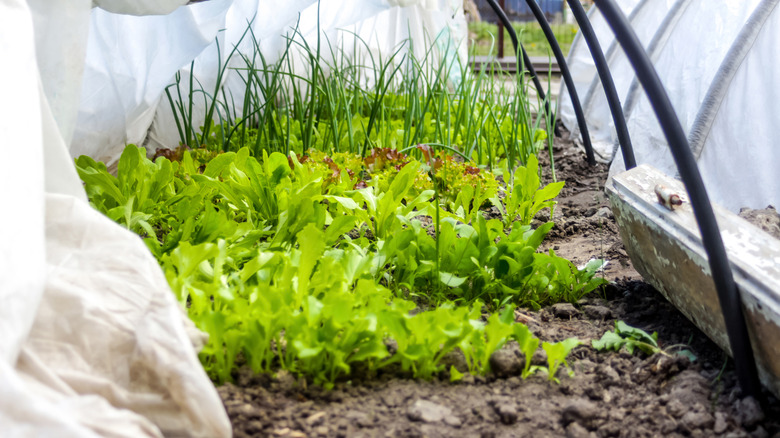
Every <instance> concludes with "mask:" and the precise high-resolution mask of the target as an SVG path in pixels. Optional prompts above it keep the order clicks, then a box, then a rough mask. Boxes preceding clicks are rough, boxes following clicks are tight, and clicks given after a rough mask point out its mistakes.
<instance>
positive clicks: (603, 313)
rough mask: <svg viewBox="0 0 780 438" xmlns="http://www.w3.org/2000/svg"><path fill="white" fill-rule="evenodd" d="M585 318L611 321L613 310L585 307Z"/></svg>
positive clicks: (601, 307) (602, 307) (600, 307)
mask: <svg viewBox="0 0 780 438" xmlns="http://www.w3.org/2000/svg"><path fill="white" fill-rule="evenodd" d="M583 310H584V311H585V316H587V317H588V318H590V319H600V320H604V319H609V318H612V310H610V309H609V307H604V306H585V307H583Z"/></svg>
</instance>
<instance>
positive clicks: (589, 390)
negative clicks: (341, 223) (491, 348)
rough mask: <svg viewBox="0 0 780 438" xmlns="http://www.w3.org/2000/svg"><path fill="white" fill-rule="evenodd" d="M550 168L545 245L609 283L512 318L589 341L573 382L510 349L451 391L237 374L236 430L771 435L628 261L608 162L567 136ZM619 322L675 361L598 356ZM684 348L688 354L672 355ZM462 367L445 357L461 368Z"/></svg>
mask: <svg viewBox="0 0 780 438" xmlns="http://www.w3.org/2000/svg"><path fill="white" fill-rule="evenodd" d="M555 164H556V170H557V175H558V179H559V180H565V181H566V187H565V188H564V190H563V192H562V195H561V197H560V202H559V206H558V207H557V208H556V211H555V213H554V220H555V221H556V226H555V228H553V230H552V231H551V233H550V238H549V242H548V243H547V245H548V248H553V249H554V250H555V251H556V253H557V254H559V255H562V256H564V257H567V258H569V259H570V260H572V261H574V262H575V263H577V264H581V263H585V262H587V261H588V260H589V259H591V258H605V259H607V260H608V261H609V264H608V265H607V267H606V269H605V270H604V276H605V278H607V279H608V280H610V281H611V283H610V285H609V286H608V287H607V288H606V289H605V290H604V291H600V292H599V293H594V294H593V295H591V296H589V297H587V298H586V299H583V300H581V301H580V302H579V303H578V304H577V305H576V306H572V305H570V304H559V305H555V306H552V307H549V308H545V309H542V310H541V311H538V312H531V311H526V310H518V311H517V312H516V316H517V320H518V321H521V322H523V323H525V324H527V325H528V326H529V328H530V329H531V330H532V331H533V332H534V334H535V335H536V336H538V337H539V338H540V339H541V340H543V341H560V340H562V339H564V338H569V337H577V338H578V339H580V340H582V341H584V343H585V345H584V346H580V347H577V348H576V349H575V350H574V351H573V353H572V355H571V356H570V360H569V364H570V365H571V369H572V370H573V371H574V375H573V376H572V377H569V376H567V375H566V373H559V377H560V380H561V383H560V384H556V383H551V382H549V381H547V379H546V377H545V376H544V375H542V374H538V375H535V376H532V377H530V378H528V379H526V380H522V379H521V378H520V377H519V373H520V370H521V368H522V359H520V358H519V351H518V348H517V346H516V344H515V345H512V344H510V345H508V346H507V347H505V348H504V349H503V350H501V351H499V352H498V353H496V354H495V355H494V357H493V360H492V362H491V363H492V368H493V370H494V372H493V374H492V375H489V376H488V377H487V378H481V377H471V376H468V375H467V376H466V378H465V379H464V381H462V382H460V383H454V384H453V383H449V382H448V379H446V376H441V379H440V380H434V381H431V382H425V381H414V380H409V379H405V378H400V377H398V376H395V375H393V374H392V373H385V374H381V375H379V376H376V377H373V378H371V379H361V378H359V377H354V378H353V380H352V381H350V382H343V383H340V384H338V385H337V386H336V388H335V389H334V390H333V391H329V392H328V391H323V390H322V389H320V388H318V387H313V386H307V385H306V382H304V381H299V380H296V379H295V378H294V377H293V376H290V375H289V374H286V373H279V374H278V375H276V376H275V377H269V376H252V375H251V374H250V373H245V372H241V373H239V375H238V376H237V379H236V384H227V385H224V386H222V387H220V388H219V392H220V394H221V395H222V398H223V400H224V402H225V406H226V408H227V411H228V414H229V415H230V418H231V420H232V422H233V429H234V433H235V436H237V437H244V436H273V437H318V436H319V437H373V436H381V437H402V436H403V437H407V436H408V437H451V436H454V437H461V436H462V437H474V436H476V437H560V436H567V437H655V436H672V437H676V436H692V437H713V436H723V437H748V436H749V437H769V436H780V421H778V419H780V416H778V414H779V413H780V403H778V401H777V400H776V399H775V398H773V397H771V396H769V395H768V394H767V397H768V399H769V401H768V402H767V404H766V405H765V406H764V408H763V409H762V408H761V407H760V406H759V405H758V404H757V403H756V402H755V401H754V400H752V399H741V398H740V393H739V389H738V387H737V385H736V378H735V376H734V371H733V366H732V364H731V361H730V360H727V358H726V356H725V354H724V353H723V352H722V351H721V350H720V349H718V347H717V346H715V344H713V343H712V342H711V341H710V340H709V339H708V338H707V337H706V336H705V335H703V334H702V333H701V332H700V331H699V330H698V329H696V328H695V327H694V326H693V325H692V324H691V323H690V322H688V320H687V319H685V317H684V316H682V315H681V314H680V313H679V312H678V311H677V310H676V309H675V308H674V307H673V306H672V305H670V304H669V303H668V302H667V301H666V300H665V299H664V298H663V297H662V296H661V295H660V294H658V293H657V292H656V291H655V290H654V289H653V288H652V287H651V286H649V285H647V284H646V283H644V282H642V279H641V278H640V277H639V275H638V274H637V273H636V271H634V270H633V268H632V267H631V263H630V260H629V259H628V256H627V255H626V253H625V250H624V249H623V246H622V244H621V242H620V238H619V236H618V230H617V226H616V224H615V222H614V219H613V217H612V213H611V211H610V210H609V207H608V202H607V201H606V197H605V195H604V192H603V188H604V187H603V186H604V181H605V180H606V175H607V167H606V166H605V165H597V166H596V167H590V166H588V165H587V163H586V162H585V159H584V155H583V154H582V153H581V152H580V151H579V150H577V149H576V148H575V147H574V146H573V145H572V144H571V143H570V142H566V141H563V140H560V141H558V143H557V144H556V149H555ZM548 217H549V215H548ZM540 219H541V220H547V218H540ZM615 320H623V321H625V322H627V323H628V324H630V325H633V326H636V327H639V328H642V329H644V330H646V331H648V332H652V331H657V332H658V334H659V344H660V345H661V347H663V348H665V349H666V350H667V351H668V352H669V353H670V355H668V356H667V355H663V354H655V355H653V356H649V357H648V356H643V355H634V356H632V355H630V354H628V353H627V352H625V351H622V352H619V353H615V352H608V353H603V352H602V353H599V352H596V351H595V350H594V349H593V348H591V347H590V346H589V345H590V341H591V340H592V339H598V338H600V337H601V335H602V334H603V333H604V332H605V331H607V330H609V329H612V328H613V326H614V322H615ZM680 350H688V351H689V352H690V353H692V354H693V355H694V356H695V358H696V360H695V361H693V362H691V361H690V360H689V359H688V358H687V357H684V356H681V355H677V354H675V353H676V352H678V351H680ZM458 359H459V358H458V357H457V356H456V355H452V356H451V357H449V358H448V360H449V361H450V362H451V363H452V364H454V365H455V366H456V367H458V365H459V360H458ZM461 360H462V359H461ZM534 361H535V362H537V361H539V363H542V362H543V361H544V358H543V357H542V356H540V357H536V358H535V360H534ZM461 365H463V364H462V363H461Z"/></svg>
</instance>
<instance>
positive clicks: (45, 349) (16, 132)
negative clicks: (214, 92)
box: [0, 0, 230, 437]
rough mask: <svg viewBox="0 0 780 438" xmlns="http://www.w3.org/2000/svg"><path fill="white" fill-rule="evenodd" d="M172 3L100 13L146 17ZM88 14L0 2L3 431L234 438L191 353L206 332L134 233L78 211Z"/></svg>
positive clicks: (69, 7)
mask: <svg viewBox="0 0 780 438" xmlns="http://www.w3.org/2000/svg"><path fill="white" fill-rule="evenodd" d="M179 3H181V2H180V1H179V2H176V1H156V2H154V4H152V3H149V4H146V2H138V3H137V4H134V2H131V1H127V2H123V1H113V2H112V1H108V0H106V1H104V2H101V5H105V6H109V5H110V6H112V7H115V8H121V9H122V10H132V11H133V12H135V13H151V12H158V11H167V10H169V9H170V8H172V7H174V6H178V4H179ZM90 7H91V4H90V3H89V2H83V1H73V2H67V3H58V4H57V5H49V4H48V2H43V1H37V0H36V1H30V2H29V3H27V2H25V1H23V0H3V1H0V53H1V54H2V55H3V58H4V59H6V60H13V63H12V64H11V63H9V64H7V65H6V66H7V67H8V68H4V69H0V93H2V95H3V96H4V98H6V99H7V100H6V102H7V103H9V104H7V105H3V106H2V109H0V135H2V138H3V142H1V143H0V151H1V152H2V154H3V157H4V160H3V165H2V166H3V167H2V171H0V183H2V185H0V191H2V194H3V198H4V201H5V203H6V204H5V205H6V206H8V207H9V208H8V209H7V211H5V212H4V213H5V214H3V215H2V219H0V242H2V243H0V249H1V251H0V300H2V301H3V306H0V333H2V335H3V341H4V342H3V343H2V344H0V424H1V425H2V430H3V432H2V434H3V436H8V437H27V436H57V437H93V436H95V437H96V436H116V437H144V436H148V437H159V436H163V434H166V435H177V436H185V435H186V436H201V437H220V436H229V435H230V423H229V421H228V419H227V415H226V414H225V412H224V409H223V407H222V405H221V401H220V399H219V396H218V394H217V393H216V390H215V388H214V386H213V385H212V384H211V382H210V380H209V379H208V377H207V376H206V374H205V372H204V371H203V369H202V367H201V366H200V364H199V361H198V358H197V356H196V354H195V348H196V347H198V348H199V347H200V346H202V343H203V338H202V334H201V333H200V332H199V331H197V330H195V328H194V327H193V326H192V323H191V322H189V321H188V319H187V318H186V316H185V315H184V312H183V310H182V309H181V308H180V307H179V306H178V304H177V303H176V302H175V300H174V297H173V294H172V293H171V291H170V289H169V287H168V285H167V282H166V280H165V278H164V276H163V275H162V273H161V272H160V269H159V266H158V265H157V262H156V260H155V259H154V258H153V257H152V256H151V254H149V252H148V250H147V249H146V247H145V246H144V244H143V242H142V241H141V240H140V239H139V238H138V236H136V235H134V234H132V233H130V232H129V231H127V230H125V229H123V228H122V227H120V226H119V225H117V224H115V223H113V222H112V221H110V220H109V219H107V218H106V217H104V216H103V215H101V214H100V213H98V212H96V211H95V210H93V209H92V208H91V207H90V206H89V205H88V204H87V203H86V195H85V194H84V191H83V189H82V188H81V184H80V182H79V180H78V178H77V176H76V173H75V170H74V167H73V162H72V159H71V157H70V155H69V153H68V150H67V146H66V145H67V141H66V139H64V138H63V134H64V135H68V133H69V132H73V124H74V121H75V117H73V114H75V111H76V108H77V106H76V104H77V102H78V100H77V99H76V97H77V96H78V89H79V86H80V81H78V80H76V81H75V82H74V78H78V77H79V76H80V72H81V71H82V69H83V66H82V62H83V54H84V53H85V50H86V49H85V44H86V39H85V32H84V29H86V27H87V21H86V20H87V18H88V16H89V9H90ZM47 8H48V10H47ZM124 8H129V9H124ZM36 54H37V56H36ZM80 56H81V57H80ZM36 58H37V59H36Z"/></svg>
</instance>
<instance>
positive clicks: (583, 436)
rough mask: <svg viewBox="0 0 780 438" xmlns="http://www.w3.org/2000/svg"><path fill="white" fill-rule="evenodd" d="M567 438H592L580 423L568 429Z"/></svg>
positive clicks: (571, 425) (569, 426) (573, 424)
mask: <svg viewBox="0 0 780 438" xmlns="http://www.w3.org/2000/svg"><path fill="white" fill-rule="evenodd" d="M566 438H590V432H588V429H585V428H584V427H583V426H582V425H580V424H578V423H572V424H570V425H568V426H567V427H566Z"/></svg>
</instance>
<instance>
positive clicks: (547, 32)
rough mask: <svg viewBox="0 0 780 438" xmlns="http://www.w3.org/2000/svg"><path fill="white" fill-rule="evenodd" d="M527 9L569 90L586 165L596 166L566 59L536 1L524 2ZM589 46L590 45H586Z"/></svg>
mask: <svg viewBox="0 0 780 438" xmlns="http://www.w3.org/2000/svg"><path fill="white" fill-rule="evenodd" d="M526 3H527V4H528V7H529V8H530V9H531V12H532V13H533V14H534V17H536V21H538V22H539V25H540V26H541V27H542V32H544V36H545V37H547V42H549V43H550V48H552V51H553V55H555V60H556V61H558V67H559V68H560V69H561V75H562V76H563V81H564V82H565V83H566V88H568V89H569V97H570V98H571V105H572V106H573V107H574V115H576V116H577V125H579V127H580V134H582V143H583V144H584V145H585V155H587V157H588V164H590V165H591V166H594V165H595V164H596V157H595V155H593V145H592V144H591V142H590V133H589V132H588V125H587V124H586V123H585V113H583V112H582V105H581V104H580V98H579V96H577V90H576V88H575V87H574V80H573V79H572V77H571V72H569V65H568V64H567V63H566V57H565V56H563V52H561V46H559V45H558V41H557V40H556V39H555V35H554V34H553V31H552V29H551V28H550V24H549V23H548V22H547V18H546V17H545V16H544V12H543V11H542V8H541V7H540V6H539V4H538V3H536V0H526ZM588 46H590V45H588Z"/></svg>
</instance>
